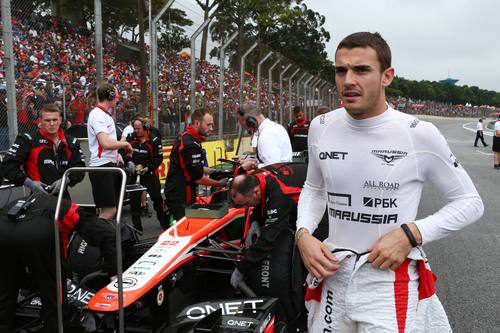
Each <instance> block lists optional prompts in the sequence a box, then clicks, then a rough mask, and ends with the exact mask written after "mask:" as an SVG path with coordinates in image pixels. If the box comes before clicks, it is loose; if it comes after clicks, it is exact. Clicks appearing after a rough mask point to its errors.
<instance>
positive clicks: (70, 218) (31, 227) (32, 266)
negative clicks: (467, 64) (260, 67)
mask: <svg viewBox="0 0 500 333" xmlns="http://www.w3.org/2000/svg"><path fill="white" fill-rule="evenodd" d="M26 201H27V202H29V204H28V205H30V207H29V208H27V209H26V210H25V211H20V212H19V214H17V215H11V214H8V212H12V210H11V207H13V206H15V203H17V202H19V201H18V200H16V201H14V202H13V203H11V204H8V205H7V206H6V209H5V210H4V211H3V212H2V213H0V260H1V262H2V265H0V332H2V333H3V332H13V329H14V327H13V325H14V321H15V312H16V307H17V296H18V292H19V288H20V287H21V286H20V281H22V280H23V276H24V274H25V267H28V269H29V271H30V273H31V274H32V277H31V279H33V281H34V282H35V284H36V287H37V288H38V289H39V290H40V296H41V299H42V311H41V319H42V320H43V322H44V330H43V332H47V333H49V332H50V333H53V332H57V297H56V295H57V292H56V288H57V287H56V285H57V283H56V271H55V261H56V257H55V248H54V213H55V209H56V203H57V198H56V197H55V196H49V195H46V194H42V193H36V194H33V195H31V196H29V197H28V198H27V200H26ZM60 216H61V218H60V220H59V232H60V235H61V243H62V244H63V249H64V251H61V253H63V254H64V255H65V254H66V249H67V246H68V243H69V238H70V235H71V233H72V231H73V230H75V231H77V232H78V233H79V234H80V236H81V237H82V238H83V239H84V240H85V241H86V242H87V243H89V244H90V245H92V246H96V247H99V248H100V250H101V253H102V255H103V259H104V261H103V269H104V270H105V271H106V272H107V273H108V275H109V277H112V276H114V275H115V274H116V240H115V227H114V226H113V225H111V224H109V223H107V222H104V221H102V220H100V219H99V218H97V217H95V216H85V215H84V213H83V212H80V210H79V208H78V206H77V205H75V204H72V203H71V202H70V201H69V200H62V203H61V211H60ZM63 267H64V265H63ZM63 281H66V279H65V278H64V276H63ZM62 287H63V295H64V293H65V290H66V283H63V284H62ZM64 299H66V297H64Z"/></svg>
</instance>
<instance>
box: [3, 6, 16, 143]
mask: <svg viewBox="0 0 500 333" xmlns="http://www.w3.org/2000/svg"><path fill="white" fill-rule="evenodd" d="M11 20H12V18H11V13H10V0H2V24H3V34H2V38H3V41H4V48H5V56H4V61H5V65H4V66H5V67H4V68H5V74H6V77H5V79H6V85H7V114H6V115H0V117H7V125H8V126H9V145H10V144H11V143H13V142H14V140H15V139H16V136H17V131H18V130H17V125H18V124H17V107H16V78H15V75H14V61H15V59H14V48H13V46H12V21H11ZM0 135H4V133H0ZM0 139H1V140H2V141H3V140H4V139H3V138H0Z"/></svg>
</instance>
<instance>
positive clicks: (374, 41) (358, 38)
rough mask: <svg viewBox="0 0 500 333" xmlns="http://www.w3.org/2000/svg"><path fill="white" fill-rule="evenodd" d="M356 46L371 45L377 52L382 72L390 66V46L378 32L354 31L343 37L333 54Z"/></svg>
mask: <svg viewBox="0 0 500 333" xmlns="http://www.w3.org/2000/svg"><path fill="white" fill-rule="evenodd" d="M356 47H361V48H364V47H371V48H372V49H374V50H375V52H376V53H377V58H378V62H379V63H380V71H381V72H383V71H385V70H386V69H387V68H389V67H391V58H392V56H391V48H390V47H389V45H388V44H387V42H386V41H385V39H383V38H382V36H381V35H380V34H379V33H378V32H375V33H371V32H366V31H362V32H355V33H353V34H350V35H349V36H347V37H345V38H344V39H343V40H342V41H341V42H340V44H339V46H337V50H336V51H335V55H336V54H337V52H338V50H340V49H349V50H350V49H354V48H356Z"/></svg>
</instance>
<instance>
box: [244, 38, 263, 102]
mask: <svg viewBox="0 0 500 333" xmlns="http://www.w3.org/2000/svg"><path fill="white" fill-rule="evenodd" d="M258 44H259V43H257V42H255V43H253V44H252V46H250V48H248V50H246V51H245V53H243V55H242V56H241V58H240V107H241V106H242V105H243V85H244V83H245V59H246V57H247V56H248V55H249V54H250V52H252V51H253V49H255V48H256V47H257V45H258Z"/></svg>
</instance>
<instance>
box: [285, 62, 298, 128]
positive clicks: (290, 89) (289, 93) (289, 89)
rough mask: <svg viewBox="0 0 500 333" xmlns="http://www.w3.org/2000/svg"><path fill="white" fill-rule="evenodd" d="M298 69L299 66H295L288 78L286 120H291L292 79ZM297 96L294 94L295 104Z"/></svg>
mask: <svg viewBox="0 0 500 333" xmlns="http://www.w3.org/2000/svg"><path fill="white" fill-rule="evenodd" d="M299 71H300V68H297V69H296V70H295V72H293V73H292V75H290V77H289V78H288V121H289V122H292V79H293V77H294V76H295V75H297V73H298V72H299ZM297 102H298V98H297V96H295V104H297Z"/></svg>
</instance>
